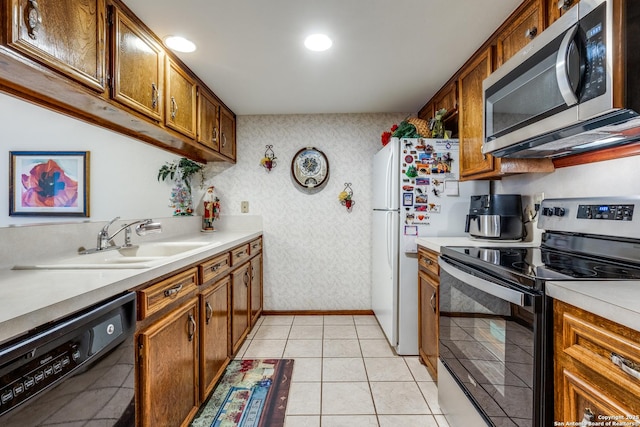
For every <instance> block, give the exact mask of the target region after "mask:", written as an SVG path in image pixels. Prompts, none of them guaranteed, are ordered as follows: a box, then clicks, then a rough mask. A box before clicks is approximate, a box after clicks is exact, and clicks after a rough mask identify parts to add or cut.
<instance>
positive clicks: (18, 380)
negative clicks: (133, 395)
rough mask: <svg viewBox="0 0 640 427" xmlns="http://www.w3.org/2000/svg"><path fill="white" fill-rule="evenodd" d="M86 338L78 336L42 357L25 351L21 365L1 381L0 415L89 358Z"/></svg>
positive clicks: (56, 380)
mask: <svg viewBox="0 0 640 427" xmlns="http://www.w3.org/2000/svg"><path fill="white" fill-rule="evenodd" d="M88 338H89V337H88V336H79V337H76V338H74V339H72V340H69V341H67V342H65V343H64V344H62V345H60V346H58V347H56V348H54V349H52V350H50V351H47V352H46V353H44V354H39V355H37V354H34V352H37V349H36V350H34V351H32V352H28V353H27V354H25V355H24V356H22V357H20V358H19V360H16V361H14V363H15V364H19V363H20V362H22V363H23V364H21V365H20V366H18V367H16V369H14V370H12V371H11V372H10V373H7V374H6V375H4V376H2V377H1V378H0V415H2V414H4V413H5V412H7V411H9V410H11V409H12V408H14V407H15V406H17V405H19V404H21V403H22V402H24V401H25V400H28V399H30V398H31V397H32V396H35V395H36V394H38V393H40V392H41V391H42V390H45V389H47V388H48V387H50V386H52V385H53V384H55V383H56V382H58V381H60V380H61V379H62V378H64V377H65V376H67V375H69V374H70V373H71V372H73V371H74V370H75V369H76V368H77V367H78V366H80V365H81V364H82V363H83V362H84V361H86V360H87V359H88V357H89V356H88V351H87V349H88V344H89V339H88Z"/></svg>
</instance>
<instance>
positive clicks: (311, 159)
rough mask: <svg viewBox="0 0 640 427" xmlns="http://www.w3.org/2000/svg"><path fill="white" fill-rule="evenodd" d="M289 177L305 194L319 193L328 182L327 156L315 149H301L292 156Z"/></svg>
mask: <svg viewBox="0 0 640 427" xmlns="http://www.w3.org/2000/svg"><path fill="white" fill-rule="evenodd" d="M291 177H292V178H293V181H294V182H295V183H296V184H298V185H299V186H300V187H301V188H302V189H303V190H305V191H306V192H315V191H320V190H321V189H322V187H323V186H324V184H326V183H327V181H328V180H329V161H328V160H327V156H325V155H324V153H323V152H322V151H320V150H318V149H317V148H314V147H307V148H303V149H302V150H300V151H298V152H297V153H296V155H295V156H293V160H292V161H291Z"/></svg>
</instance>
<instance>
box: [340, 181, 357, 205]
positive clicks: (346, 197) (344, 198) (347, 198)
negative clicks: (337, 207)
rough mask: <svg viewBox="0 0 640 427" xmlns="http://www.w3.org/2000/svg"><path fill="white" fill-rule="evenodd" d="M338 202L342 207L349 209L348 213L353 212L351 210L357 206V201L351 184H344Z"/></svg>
mask: <svg viewBox="0 0 640 427" xmlns="http://www.w3.org/2000/svg"><path fill="white" fill-rule="evenodd" d="M338 200H339V201H340V203H341V204H342V206H344V207H346V208H347V212H351V208H353V205H355V204H356V201H355V200H353V190H352V189H351V183H350V182H345V183H344V190H342V192H341V193H340V194H338Z"/></svg>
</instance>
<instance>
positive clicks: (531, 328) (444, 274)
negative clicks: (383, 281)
mask: <svg viewBox="0 0 640 427" xmlns="http://www.w3.org/2000/svg"><path fill="white" fill-rule="evenodd" d="M465 270H466V271H465ZM543 303H544V297H543V296H542V295H541V294H537V293H534V292H526V291H524V290H522V289H519V288H518V287H517V286H514V285H510V284H509V283H508V282H506V281H502V280H500V279H497V278H493V277H491V276H489V275H487V274H484V273H482V272H478V271H474V270H473V269H472V268H469V267H466V266H465V265H464V264H461V263H459V262H457V261H455V260H451V259H445V258H442V257H441V258H440V326H439V357H440V361H441V362H442V364H443V365H444V366H445V368H446V370H447V371H448V373H449V374H450V375H451V376H452V377H453V379H454V380H455V382H457V384H458V386H460V387H461V388H462V390H463V392H464V393H465V394H466V395H467V396H468V398H469V399H470V401H471V402H472V404H473V405H474V406H475V407H476V409H477V410H478V412H479V413H480V415H481V416H482V418H484V420H485V421H486V422H487V423H488V424H489V425H492V426H503V425H518V426H531V427H538V426H542V425H546V424H545V423H544V422H542V421H541V420H542V419H545V418H542V417H544V416H543V415H542V413H541V411H543V410H545V408H544V407H545V406H546V405H545V404H542V403H541V402H542V400H541V399H542V398H543V396H542V394H541V393H542V382H543V370H544V363H543V361H544V360H545V359H544V357H543V356H542V355H543V354H544V353H543V351H544V341H545V340H544V338H543V337H544V333H543V324H542V321H543V316H542V315H541V313H542V309H543V307H542V306H543ZM445 399H446V397H445ZM444 406H445V407H446V404H445V405H444ZM443 409H445V410H446V408H443ZM547 409H548V408H547ZM445 415H447V414H445Z"/></svg>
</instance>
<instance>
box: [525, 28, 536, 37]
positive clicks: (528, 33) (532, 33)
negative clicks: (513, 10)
mask: <svg viewBox="0 0 640 427" xmlns="http://www.w3.org/2000/svg"><path fill="white" fill-rule="evenodd" d="M537 35H538V27H531V28H527V30H526V31H525V32H524V36H525V37H526V38H528V39H529V40H533V39H534V38H536V36H537Z"/></svg>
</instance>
